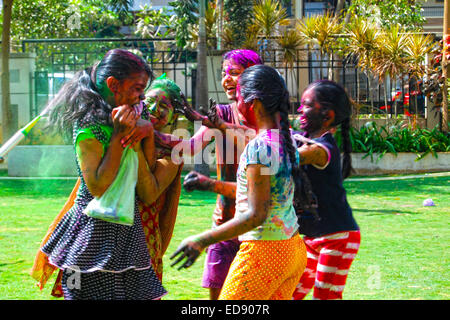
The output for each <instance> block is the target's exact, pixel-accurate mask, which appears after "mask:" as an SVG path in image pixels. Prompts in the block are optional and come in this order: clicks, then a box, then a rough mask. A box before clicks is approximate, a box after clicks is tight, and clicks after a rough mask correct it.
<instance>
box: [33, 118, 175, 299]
mask: <svg viewBox="0 0 450 320" xmlns="http://www.w3.org/2000/svg"><path fill="white" fill-rule="evenodd" d="M89 128H90V129H91V132H93V133H94V135H95V137H96V138H97V140H98V141H100V142H101V143H102V144H103V145H104V146H105V149H106V148H107V145H108V143H109V139H110V132H107V131H105V130H104V127H102V126H100V125H96V124H94V125H91V126H89ZM79 130H80V129H79V127H77V126H75V127H74V141H75V139H76V135H77V132H78V131H79ZM77 168H78V174H79V176H80V177H81V184H80V188H79V191H78V193H77V198H76V200H75V204H74V206H73V207H72V208H71V209H70V210H69V211H68V213H67V214H66V215H65V216H64V217H63V218H62V219H61V221H60V223H59V224H58V226H57V227H56V229H55V231H54V232H53V234H52V235H51V237H50V239H49V240H48V241H47V243H46V244H45V245H44V246H43V247H42V249H41V250H42V251H43V252H44V253H45V254H47V256H48V257H49V261H50V263H52V264H53V265H55V266H57V267H58V268H60V269H63V270H64V277H65V278H63V290H64V295H65V298H66V299H133V300H141V299H157V298H159V297H161V296H163V295H165V294H166V291H165V289H164V288H163V286H162V284H161V282H160V281H159V279H158V278H157V276H156V274H155V272H154V271H153V269H152V266H151V261H150V255H149V253H148V249H147V244H146V242H145V234H144V231H143V228H142V224H141V218H140V215H139V211H138V206H137V201H135V210H134V214H135V216H134V224H133V225H132V226H125V225H119V224H115V223H110V222H106V221H103V220H99V219H95V218H91V217H88V216H87V215H85V214H84V213H83V209H84V208H85V207H86V206H87V204H88V203H89V202H90V201H91V200H92V199H93V196H92V195H91V193H90V192H89V190H88V188H87V186H86V183H85V181H84V179H83V176H82V174H81V170H80V166H79V163H77ZM72 270H76V271H75V273H76V275H77V276H79V278H77V279H75V280H77V281H78V280H79V281H80V285H79V286H75V287H73V286H70V285H69V286H68V285H67V283H65V282H64V281H65V280H66V281H67V279H71V280H73V277H74V276H75V274H74V273H73V272H72ZM70 275H72V277H70Z"/></svg>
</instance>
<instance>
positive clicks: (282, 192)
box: [171, 65, 306, 300]
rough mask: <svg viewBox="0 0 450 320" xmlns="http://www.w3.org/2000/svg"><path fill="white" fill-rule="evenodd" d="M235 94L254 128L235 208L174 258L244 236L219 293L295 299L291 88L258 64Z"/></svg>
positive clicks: (301, 257)
mask: <svg viewBox="0 0 450 320" xmlns="http://www.w3.org/2000/svg"><path fill="white" fill-rule="evenodd" d="M239 88H240V89H239V90H237V91H238V101H239V103H242V104H245V105H246V108H245V109H246V110H247V112H246V114H245V115H244V116H245V117H246V120H247V121H248V122H249V123H251V124H252V127H255V128H257V136H256V137H255V138H254V139H253V140H251V141H250V142H249V143H248V145H247V146H246V148H245V150H244V152H243V153H242V155H241V158H240V162H239V169H238V172H237V191H236V214H235V217H234V218H233V219H231V220H229V221H228V222H226V223H224V224H222V225H220V226H218V227H216V228H214V229H211V230H208V231H205V232H203V233H201V234H199V235H195V236H191V237H189V238H187V239H185V240H184V241H183V242H182V243H181V245H180V246H179V247H178V249H177V250H176V251H175V253H174V254H173V255H172V257H171V259H174V258H176V257H177V258H178V259H177V260H175V262H174V263H173V264H172V266H173V265H176V264H178V263H181V266H180V268H183V267H184V268H187V267H189V266H191V265H192V264H193V262H194V261H195V260H196V259H197V257H198V256H199V255H200V253H201V252H202V251H203V250H204V249H205V248H206V247H207V246H209V245H211V244H213V243H217V242H219V241H224V240H227V239H232V238H235V237H237V236H239V240H240V241H241V242H242V244H241V246H240V249H239V251H238V253H237V255H236V257H235V259H234V260H233V263H232V265H231V267H230V270H229V272H228V275H227V278H226V280H225V284H224V286H223V288H222V291H221V293H220V296H219V299H222V300H268V299H284V300H290V299H291V297H292V293H293V292H294V290H295V286H296V285H297V282H298V281H299V279H300V277H301V275H302V273H303V271H304V269H305V266H306V249H305V245H304V244H303V241H302V240H301V238H300V236H299V234H298V231H297V230H298V224H297V216H296V214H295V210H294V207H293V199H294V186H299V187H300V183H301V181H298V180H297V181H296V180H295V179H294V177H299V176H300V175H298V174H295V173H296V172H297V170H299V156H298V153H297V151H296V149H295V147H294V145H293V142H292V138H291V133H290V131H289V121H288V111H289V107H290V105H289V92H288V90H287V88H286V85H285V82H284V80H283V78H282V77H281V76H280V74H279V73H278V72H277V71H276V70H275V69H273V68H271V67H269V66H264V65H256V66H252V67H250V68H248V69H246V70H245V71H244V72H243V73H242V74H241V76H240V79H239Z"/></svg>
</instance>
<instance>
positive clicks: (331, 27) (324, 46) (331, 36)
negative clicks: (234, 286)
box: [296, 12, 342, 78]
mask: <svg viewBox="0 0 450 320" xmlns="http://www.w3.org/2000/svg"><path fill="white" fill-rule="evenodd" d="M296 29H297V31H298V32H299V33H300V35H302V37H303V38H304V39H305V41H306V43H307V44H308V45H310V46H311V47H314V46H316V45H317V46H318V47H319V53H320V77H321V78H322V60H323V55H324V54H325V53H330V52H332V51H333V49H334V47H335V44H336V36H337V35H338V34H339V33H340V32H341V31H342V24H341V23H340V22H339V19H338V17H335V16H333V15H332V14H331V13H329V12H327V13H325V14H324V15H317V16H311V17H308V18H305V19H302V20H297V23H296ZM330 57H331V56H330ZM331 74H332V73H331ZM331 74H329V77H330V76H331Z"/></svg>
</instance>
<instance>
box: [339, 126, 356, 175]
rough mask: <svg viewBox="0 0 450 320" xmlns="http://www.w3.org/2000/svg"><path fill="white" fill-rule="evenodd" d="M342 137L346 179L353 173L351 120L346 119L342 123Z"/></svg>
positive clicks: (343, 166)
mask: <svg viewBox="0 0 450 320" xmlns="http://www.w3.org/2000/svg"><path fill="white" fill-rule="evenodd" d="M341 135H342V149H343V150H342V151H343V160H342V178H343V179H346V178H348V177H349V176H350V173H351V172H352V170H353V168H352V156H351V152H352V143H351V141H350V118H347V119H345V120H344V121H342V123H341Z"/></svg>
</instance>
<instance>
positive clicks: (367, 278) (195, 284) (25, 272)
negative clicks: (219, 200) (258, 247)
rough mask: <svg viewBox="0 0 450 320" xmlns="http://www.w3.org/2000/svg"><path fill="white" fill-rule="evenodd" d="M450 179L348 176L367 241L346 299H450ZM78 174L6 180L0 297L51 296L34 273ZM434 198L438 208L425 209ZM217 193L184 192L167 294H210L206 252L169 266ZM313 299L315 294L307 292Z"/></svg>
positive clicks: (1, 197)
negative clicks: (185, 264) (186, 264)
mask: <svg viewBox="0 0 450 320" xmlns="http://www.w3.org/2000/svg"><path fill="white" fill-rule="evenodd" d="M449 182H450V177H426V178H411V179H405V180H388V181H347V182H346V183H345V186H346V188H347V192H348V198H349V202H350V205H351V206H352V208H353V210H354V215H355V217H356V220H357V222H358V224H359V226H360V228H361V237H362V240H361V247H360V250H359V253H358V255H357V257H356V260H355V261H354V263H353V265H352V268H351V270H350V273H349V277H348V280H347V286H346V289H345V291H344V298H345V299H352V300H355V299H356V300H361V299H377V300H378V299H383V300H385V299H388V300H397V299H444V300H446V299H449V298H450V290H449V289H450V276H449V269H450V268H449V267H450V265H449V250H448V249H449V243H450V236H449V220H448V219H449V216H450V206H449V204H450V193H449V185H450V183H449ZM74 183H75V180H0V299H3V300H4V299H52V298H51V296H50V290H51V282H52V281H50V284H49V285H47V287H46V288H45V289H44V290H43V291H42V292H40V291H39V289H38V288H37V287H35V284H34V280H33V279H32V278H31V277H30V276H29V270H30V268H31V266H32V263H33V259H34V255H35V253H36V251H37V250H38V247H39V243H40V241H41V239H42V237H43V236H44V234H45V232H46V230H47V227H48V225H49V224H50V222H51V221H52V220H53V218H54V217H55V215H56V214H57V212H59V210H60V209H61V207H62V205H63V204H64V202H65V200H66V199H67V197H68V195H69V193H70V191H71V189H72V187H73V185H74ZM426 198H432V199H433V201H434V202H435V204H436V206H435V207H423V206H422V201H423V200H424V199H426ZM214 205H215V195H214V194H212V193H204V192H203V193H202V192H193V193H186V192H184V191H183V192H182V194H181V200H180V208H179V211H178V219H177V223H176V226H175V230H174V237H173V240H172V242H171V244H170V247H169V249H168V254H167V255H166V256H165V258H164V263H165V269H164V279H163V280H164V285H165V287H166V289H167V290H168V291H169V294H168V295H167V296H166V297H165V298H164V299H166V300H179V299H193V300H198V299H208V291H207V290H206V289H203V288H201V285H200V283H201V276H202V271H203V264H204V258H205V254H202V255H201V257H200V258H199V259H198V261H197V262H196V263H195V264H194V265H193V266H192V267H191V268H189V269H186V270H181V271H178V270H177V269H174V268H171V267H170V261H169V256H170V254H172V253H173V252H174V251H175V249H176V247H177V246H178V244H179V243H180V241H181V240H182V239H184V238H185V237H187V236H189V235H192V234H194V233H197V232H200V231H202V230H205V229H206V228H209V227H210V225H211V214H212V211H213V209H214ZM307 299H310V295H309V296H308V297H307Z"/></svg>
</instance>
